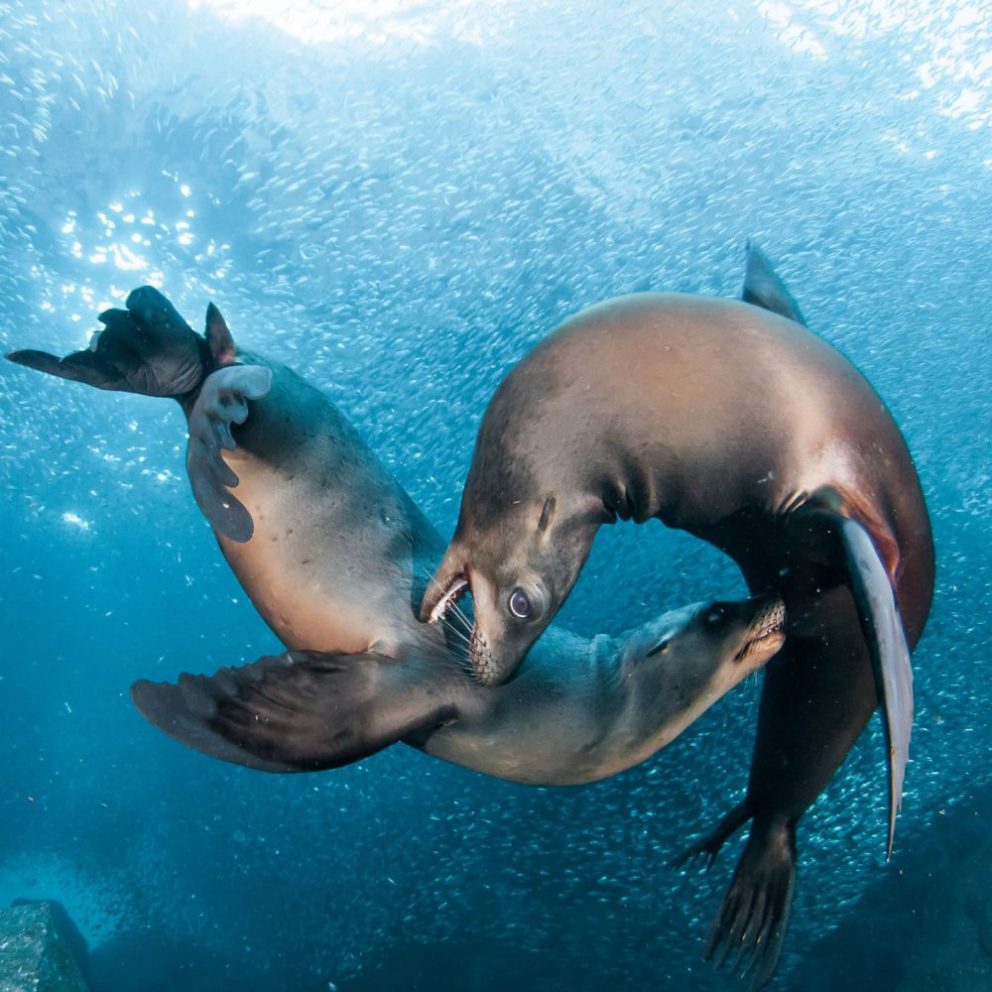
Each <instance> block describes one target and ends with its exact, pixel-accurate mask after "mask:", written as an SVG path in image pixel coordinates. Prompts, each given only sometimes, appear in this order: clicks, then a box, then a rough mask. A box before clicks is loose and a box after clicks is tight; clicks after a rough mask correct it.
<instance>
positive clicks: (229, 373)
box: [186, 365, 272, 543]
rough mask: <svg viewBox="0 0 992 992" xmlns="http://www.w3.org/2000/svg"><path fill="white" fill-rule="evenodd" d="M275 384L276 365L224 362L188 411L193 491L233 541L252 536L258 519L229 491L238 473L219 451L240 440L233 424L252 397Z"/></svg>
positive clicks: (213, 523) (230, 448)
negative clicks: (273, 375)
mask: <svg viewBox="0 0 992 992" xmlns="http://www.w3.org/2000/svg"><path fill="white" fill-rule="evenodd" d="M271 388H272V370H271V369H268V368H266V367H265V366H264V365H225V366H224V367H223V368H220V369H218V370H217V371H216V372H212V373H211V374H210V375H209V376H207V378H206V380H205V381H204V383H203V387H202V388H201V389H200V395H199V396H198V397H197V398H196V403H195V404H194V406H193V409H192V411H191V412H190V415H189V443H188V445H187V448H186V470H187V472H188V473H189V481H190V483H191V485H192V487H193V496H194V498H195V499H196V503H197V506H199V507H200V509H201V510H202V511H203V515H204V516H205V517H206V518H207V520H209V521H210V525H211V526H212V527H213V528H214V529H215V530H216V531H217V532H218V533H220V534H223V535H224V536H225V537H227V538H230V540H232V541H239V542H241V543H243V542H245V541H248V540H249V539H250V538H251V535H252V532H253V530H254V522H253V521H252V518H251V514H250V513H249V512H248V510H247V509H246V508H245V506H244V504H243V503H241V501H240V500H238V499H236V498H235V497H234V496H232V495H231V493H230V491H229V490H230V488H231V487H232V486H236V485H237V484H238V477H237V475H236V474H235V473H234V472H233V471H232V470H231V468H230V466H229V465H228V464H227V462H225V461H224V458H223V456H222V455H221V453H220V452H221V448H224V449H226V450H227V451H233V450H234V449H235V448H236V447H237V444H236V443H235V440H234V436H233V435H232V433H231V427H232V426H233V425H234V424H243V423H244V422H245V420H246V419H247V417H248V400H259V399H261V398H262V397H263V396H265V395H267V393H268V392H269V390H270V389H271Z"/></svg>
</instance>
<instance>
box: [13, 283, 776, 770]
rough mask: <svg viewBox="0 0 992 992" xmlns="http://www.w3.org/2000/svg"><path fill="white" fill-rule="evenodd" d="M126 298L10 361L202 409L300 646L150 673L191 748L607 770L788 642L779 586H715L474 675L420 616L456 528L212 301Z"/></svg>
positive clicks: (145, 708) (228, 532)
mask: <svg viewBox="0 0 992 992" xmlns="http://www.w3.org/2000/svg"><path fill="white" fill-rule="evenodd" d="M127 306H128V309H127V310H126V311H121V310H114V311H109V312H107V313H105V314H103V315H102V318H101V319H102V320H103V321H104V322H105V324H106V325H107V329H106V330H105V331H104V332H103V333H102V334H101V335H100V336H99V337H97V338H96V339H95V340H94V343H93V346H92V348H91V350H88V351H85V352H78V353H76V354H75V355H70V356H68V357H67V358H65V359H57V358H55V357H54V356H51V355H45V354H44V353H41V352H30V351H28V352H23V351H22V352H15V353H14V354H12V355H11V356H10V357H11V358H12V359H13V360H14V361H16V362H19V363H20V364H24V365H28V366H30V367H33V368H37V369H40V370H41V371H45V372H49V373H52V374H55V375H59V376H62V377H65V378H71V379H77V380H81V381H84V382H87V383H89V384H90V385H93V386H97V387H100V388H108V389H127V390H130V391H133V392H140V393H145V394H148V395H159V396H174V397H175V398H176V399H178V400H179V402H180V404H181V405H182V407H183V409H184V411H185V412H186V414H187V417H188V420H189V428H190V443H189V449H188V459H187V463H188V468H189V473H190V478H191V481H192V484H193V489H194V493H195V495H196V498H197V501H198V503H199V505H200V506H201V508H202V509H203V510H204V512H205V513H206V515H207V517H208V519H209V520H210V522H211V524H212V525H213V526H214V529H215V531H216V533H217V537H218V541H219V543H220V546H221V548H222V550H223V552H224V554H225V556H226V557H227V559H228V561H229V562H230V564H231V566H232V568H233V569H234V571H235V573H236V574H237V576H238V578H239V580H240V581H241V583H242V585H243V586H244V588H245V590H246V592H247V593H248V595H249V596H250V597H251V599H252V601H253V602H254V604H255V605H256V607H257V608H258V609H259V611H260V613H261V614H262V616H263V617H264V618H265V620H266V621H267V622H268V623H269V625H270V626H271V627H272V629H273V630H274V631H275V632H276V634H277V635H278V636H279V638H280V640H282V641H283V642H284V643H285V644H286V645H287V647H289V648H290V649H291V651H290V652H288V653H287V654H285V655H280V656H273V657H268V658H263V659H262V660H260V661H258V662H255V663H254V664H251V665H246V666H243V667H241V668H225V669H221V670H220V671H219V672H218V673H216V674H215V675H214V676H212V677H209V678H208V677H204V676H194V675H183V676H182V677H181V678H180V680H179V682H178V684H177V685H172V684H167V683H165V684H152V683H150V682H145V681H141V682H138V683H136V684H135V686H134V688H133V698H134V701H135V703H136V704H137V706H138V708H139V709H140V710H141V712H142V713H143V714H144V715H145V716H146V717H147V718H148V719H149V720H150V721H151V722H152V723H154V724H155V725H156V726H158V727H160V728H161V729H162V730H164V731H165V732H166V733H168V734H171V735H172V736H173V737H176V738H178V739H179V740H181V741H183V742H185V743H186V744H189V745H190V746H192V747H194V748H197V749H198V750H200V751H202V752H204V753H206V754H208V755H211V756H213V757H216V758H220V759H223V760H227V761H232V762H235V763H238V764H242V765H247V766H250V767H254V768H259V769H264V770H268V771H284V772H288V771H306V770H315V769H320V768H329V767H334V766H337V765H342V764H345V763H347V762H350V761H354V760H356V759H358V758H361V757H364V756H366V755H368V754H371V753H373V752H375V751H377V750H379V749H380V748H382V747H385V746H387V745H389V744H392V743H394V742H396V741H400V740H403V741H405V742H406V743H408V744H411V745H413V746H415V747H419V748H421V749H422V750H424V751H426V752H427V753H428V754H431V755H434V756H436V757H439V758H443V759H445V760H447V761H450V762H453V763H456V764H460V765H464V766H467V767H470V768H473V769H476V770H479V771H483V772H486V773H488V774H491V775H495V776H498V777H500V778H505V779H510V780H514V781H520V782H529V783H535V784H551V785H555V784H574V783H580V782H588V781H593V780H595V779H599V778H603V777H605V776H607V775H611V774H613V773H615V772H618V771H621V770H622V769H624V768H627V767H630V765H632V764H634V763H636V762H638V761H640V760H643V759H644V758H646V757H647V756H648V755H650V754H651V753H653V752H654V751H656V750H657V749H658V748H660V747H663V746H664V745H665V744H667V743H668V742H670V741H671V740H672V739H674V737H676V736H677V735H678V733H680V732H681V730H682V729H684V728H685V727H686V726H688V725H689V724H690V723H691V722H692V721H693V720H694V719H695V718H696V717H697V716H699V715H700V714H701V713H702V712H703V711H704V710H705V709H706V708H708V706H709V705H710V704H711V703H713V702H714V701H715V700H716V699H718V698H720V696H722V695H723V694H724V693H725V692H727V691H728V690H729V689H730V688H731V687H732V686H733V685H736V684H737V683H738V682H739V681H740V680H741V679H742V678H744V677H745V676H746V675H747V674H748V673H750V672H753V671H755V670H757V669H758V668H759V667H760V666H761V665H763V664H764V662H765V661H767V660H768V658H770V657H771V656H772V655H773V654H774V653H775V652H776V651H777V650H778V649H779V647H780V646H781V644H782V641H783V639H784V636H783V634H782V625H783V618H784V615H783V610H782V604H781V601H780V600H779V599H778V598H777V597H774V596H772V597H759V598H756V599H752V600H747V601H745V602H742V603H716V602H710V603H703V604H696V605H694V606H692V607H686V608H684V609H682V610H678V611H673V612H671V613H666V614H663V615H662V616H660V617H658V618H657V619H655V620H653V621H651V622H649V623H647V624H644V625H642V626H641V627H639V628H636V629H635V630H632V631H630V632H628V634H627V635H625V636H624V637H622V638H608V637H597V638H594V639H592V640H589V639H585V638H580V637H576V636H574V635H571V634H568V633H566V632H564V631H561V630H551V631H549V632H548V634H547V635H546V636H545V638H544V639H543V640H542V642H541V645H540V647H539V649H535V651H534V652H532V655H531V657H530V658H529V659H528V661H527V663H526V665H525V666H524V667H523V669H522V671H521V673H520V677H519V678H517V679H515V680H514V681H513V683H511V684H510V685H508V686H505V687H504V688H502V689H500V690H498V691H495V692H493V691H491V690H488V689H486V688H485V687H483V686H480V685H479V684H478V683H477V682H476V681H475V680H473V679H472V678H470V677H469V676H468V674H467V673H466V671H465V669H464V652H463V651H462V650H461V648H460V640H459V638H460V637H463V636H464V635H463V634H461V633H460V631H459V624H458V622H457V621H456V622H455V623H454V624H453V625H452V627H451V628H450V629H448V630H442V629H440V628H438V627H429V626H425V625H423V624H420V623H418V622H417V618H416V615H415V612H414V611H415V605H416V603H417V602H419V599H420V596H421V594H422V592H423V589H424V580H425V579H426V576H427V575H428V572H429V563H430V562H433V561H436V560H437V558H438V556H439V555H440V552H441V550H442V549H443V541H442V540H441V538H440V536H439V535H438V534H437V532H436V531H435V530H434V529H433V528H432V527H431V526H430V524H429V523H428V522H427V520H426V518H425V517H424V516H423V514H422V513H421V512H420V511H419V510H418V509H417V507H416V505H415V504H414V503H413V501H412V500H411V499H410V498H409V496H408V495H407V494H406V492H405V491H404V490H403V489H402V487H401V486H400V485H399V484H398V483H397V482H396V480H395V479H394V478H393V476H392V475H391V474H390V473H389V472H388V471H387V470H386V469H385V467H384V466H383V465H382V464H381V462H379V460H378V459H377V458H376V457H375V456H374V455H373V453H372V452H371V450H370V449H369V448H368V447H367V446H366V445H365V443H364V442H363V441H362V439H361V437H360V436H359V435H358V433H357V431H355V429H354V428H353V427H352V426H351V424H350V423H349V422H348V421H347V420H346V419H345V418H344V417H343V416H342V414H341V413H340V412H339V411H338V410H337V408H336V407H335V406H334V405H333V404H332V403H330V402H329V400H328V399H327V398H326V397H325V396H324V395H323V394H322V393H320V392H318V391H317V390H316V389H314V388H312V387H311V386H309V385H307V384H306V383H305V382H304V381H303V380H302V379H300V378H298V377H297V376H296V375H294V374H293V373H292V372H290V371H289V370H288V369H286V368H284V367H283V366H280V365H278V364H275V363H270V362H267V361H266V360H264V359H262V358H260V357H258V356H253V355H251V354H248V353H244V352H239V351H238V349H237V348H236V346H235V344H234V341H233V339H232V337H231V335H230V333H229V331H228V329H227V325H226V323H225V322H224V320H223V318H222V317H221V315H220V313H219V312H218V311H217V310H216V308H214V307H212V306H211V307H210V308H209V309H208V312H207V334H206V338H205V339H204V338H201V337H200V336H199V335H196V334H195V333H194V332H193V331H192V330H191V329H190V328H189V327H188V326H187V325H186V324H185V322H184V321H183V320H182V318H181V317H180V316H179V314H178V313H176V311H175V310H174V309H173V308H172V306H171V304H170V303H169V302H168V300H166V299H165V298H164V297H163V296H162V295H161V294H160V293H158V292H157V291H156V290H154V289H151V288H149V287H145V288H143V289H140V290H136V291H135V292H134V293H132V294H131V296H130V297H129V298H128V303H127ZM222 451H223V454H222ZM232 486H236V489H237V494H238V495H237V498H235V497H234V495H233V494H232V493H231V492H230V487H232Z"/></svg>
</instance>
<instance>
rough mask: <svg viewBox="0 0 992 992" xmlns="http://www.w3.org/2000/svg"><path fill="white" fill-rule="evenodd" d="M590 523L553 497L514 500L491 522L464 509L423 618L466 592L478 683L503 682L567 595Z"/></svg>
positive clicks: (440, 612)
mask: <svg viewBox="0 0 992 992" xmlns="http://www.w3.org/2000/svg"><path fill="white" fill-rule="evenodd" d="M470 505H472V503H471V502H470V501H469V500H467V499H466V500H464V501H463V503H462V506H463V510H464V508H465V507H466V506H470ZM476 505H478V504H476ZM587 518H588V520H587ZM594 527H595V522H594V521H593V519H592V516H591V515H588V514H582V513H575V512H571V510H570V511H569V512H562V511H561V510H560V503H559V500H558V499H557V498H556V497H555V496H553V495H548V496H543V497H542V498H540V499H537V500H533V501H528V500H521V501H519V502H516V503H513V504H512V505H511V506H510V507H509V509H508V510H504V512H502V513H501V514H499V515H498V516H496V517H494V518H493V520H492V521H491V522H489V521H486V520H484V519H480V518H479V517H477V516H476V517H473V518H468V517H466V516H465V515H464V514H463V516H462V518H461V519H460V520H459V525H458V529H457V530H456V532H455V536H454V538H453V539H452V541H451V544H450V545H449V546H448V550H447V552H446V553H445V556H444V558H443V559H442V561H441V564H440V565H439V566H438V569H437V571H436V572H435V573H434V578H433V580H432V582H431V583H430V585H429V587H428V589H427V592H426V593H425V595H424V598H423V602H422V604H421V609H420V616H421V619H422V620H427V621H429V622H432V623H435V622H437V621H439V620H441V619H442V618H443V617H444V616H445V615H446V614H447V613H448V612H449V611H452V610H456V609H457V606H456V604H457V603H458V601H459V600H460V599H461V598H462V596H464V595H465V593H467V592H471V594H472V607H473V614H474V622H473V623H472V634H471V644H470V651H469V655H470V660H471V664H472V670H473V672H474V673H475V676H476V678H477V679H478V680H479V682H481V683H482V684H483V685H490V686H491V685H499V684H500V683H502V682H505V681H507V679H509V678H510V677H511V676H512V675H513V673H514V672H515V671H516V669H517V668H518V666H519V665H520V662H521V661H523V659H524V657H525V656H526V654H527V652H528V651H529V650H530V647H531V645H532V644H533V643H534V642H535V641H536V640H537V639H538V637H540V636H541V634H542V633H543V632H544V630H545V628H546V627H547V626H548V624H549V623H550V622H551V621H552V619H553V618H554V616H555V614H556V613H557V612H558V608H559V607H560V606H561V604H562V603H563V602H564V601H565V599H566V597H567V596H568V594H569V592H571V589H572V586H573V585H574V584H575V580H576V579H577V578H578V575H579V572H580V571H581V569H582V566H583V564H584V563H585V560H586V557H587V556H588V553H589V546H590V544H591V537H590V534H589V533H586V531H587V530H589V531H591V530H593V529H594Z"/></svg>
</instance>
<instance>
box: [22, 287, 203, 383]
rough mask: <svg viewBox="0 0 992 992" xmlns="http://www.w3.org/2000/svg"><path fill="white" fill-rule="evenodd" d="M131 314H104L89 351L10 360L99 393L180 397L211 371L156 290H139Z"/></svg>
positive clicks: (199, 345) (195, 339)
mask: <svg viewBox="0 0 992 992" xmlns="http://www.w3.org/2000/svg"><path fill="white" fill-rule="evenodd" d="M126 306H127V309H126V310H117V309H112V310H105V311H104V312H103V313H101V314H100V317H99V320H100V322H101V323H102V324H103V325H104V330H103V331H99V332H97V333H96V334H94V336H93V339H92V341H91V342H90V346H89V348H87V349H85V350H83V351H74V352H72V354H69V355H66V356H65V358H59V357H57V356H56V355H50V354H48V352H44V351H34V350H30V349H29V350H24V351H12V352H11V353H10V354H9V355H8V356H7V358H9V359H10V361H12V362H16V363H17V364H18V365H24V366H26V367H27V368H32V369H35V370H37V371H38V372H44V373H46V374H48V375H54V376H58V377H59V378H60V379H71V380H72V381H74V382H82V383H85V384H86V385H88V386H93V387H94V388H95V389H109V390H114V391H117V392H128V393H139V394H141V395H142V396H172V397H180V396H185V395H187V394H189V393H191V392H192V391H193V390H194V389H196V387H197V386H199V384H200V382H201V381H202V380H203V376H204V375H205V372H206V362H207V356H208V352H207V350H206V342H205V341H204V340H203V338H201V337H200V336H199V335H198V334H197V333H196V332H195V331H193V329H192V328H191V327H190V326H189V324H187V323H186V321H185V320H183V318H182V317H181V316H180V315H179V314H178V313H177V312H176V308H175V307H174V306H173V305H172V304H171V303H170V302H169V300H168V299H166V297H164V296H163V295H162V294H161V293H160V292H159V291H158V290H157V289H155V288H154V287H152V286H142V287H140V288H139V289H136V290H134V292H132V293H131V294H130V295H129V296H128V298H127V303H126Z"/></svg>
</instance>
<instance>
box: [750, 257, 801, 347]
mask: <svg viewBox="0 0 992 992" xmlns="http://www.w3.org/2000/svg"><path fill="white" fill-rule="evenodd" d="M741 299H742V300H743V301H744V302H745V303H751V304H753V305H754V306H756V307H761V308H762V309H763V310H770V311H771V312H772V313H777V314H779V315H780V316H782V317H787V318H788V319H789V320H794V321H795V322H796V323H797V324H802V325H803V327H806V318H805V317H803V315H802V311H801V310H800V309H799V304H798V303H796V301H795V300H794V299H793V298H792V294H791V293H790V292H789V290H788V289H787V288H786V286H785V283H784V282H783V281H782V278H781V277H780V276H779V274H778V273H777V272H776V271H775V270H774V269H773V268H772V263H771V262H769V261H768V256H767V255H766V254H765V253H764V252H763V251H762V250H761V249H760V248H759V247H758V246H757V245H756V244H755V243H754V242H753V241H748V243H747V260H746V262H745V267H744V288H743V289H742V290H741Z"/></svg>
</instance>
